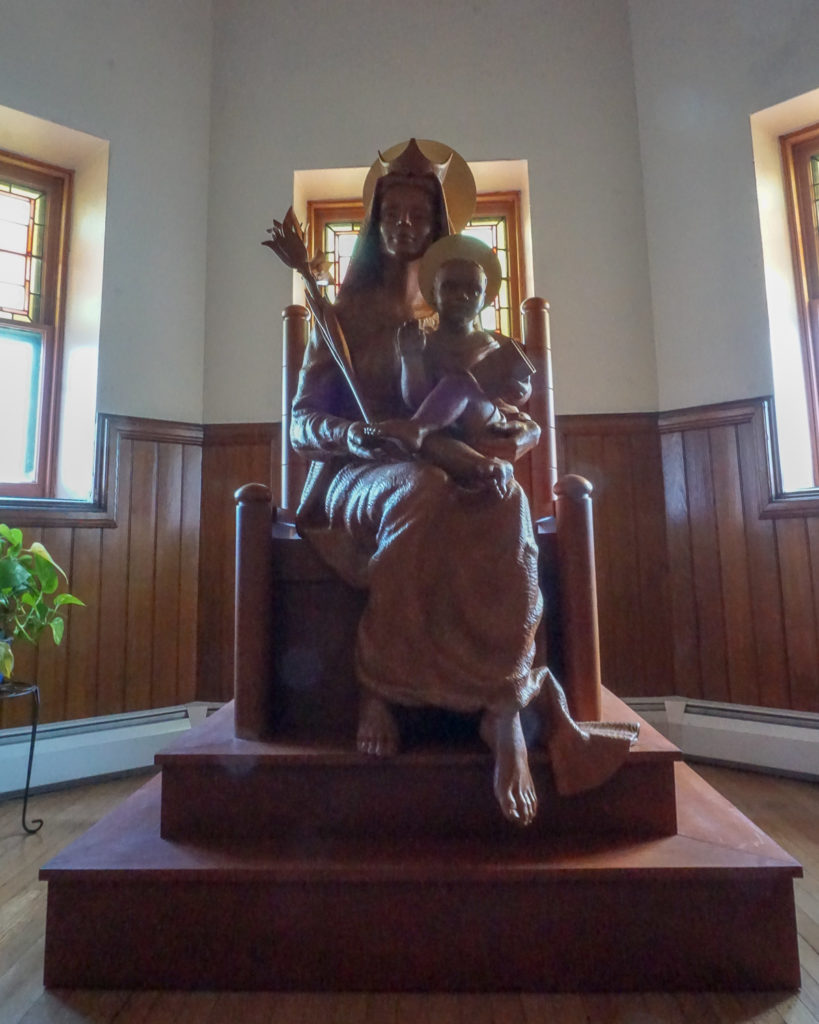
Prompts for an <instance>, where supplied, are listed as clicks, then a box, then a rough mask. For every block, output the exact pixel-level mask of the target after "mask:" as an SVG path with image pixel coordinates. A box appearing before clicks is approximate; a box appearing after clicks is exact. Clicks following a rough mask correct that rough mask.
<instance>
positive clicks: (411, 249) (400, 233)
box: [378, 184, 435, 261]
mask: <svg viewBox="0 0 819 1024" xmlns="http://www.w3.org/2000/svg"><path fill="white" fill-rule="evenodd" d="M378 230H379V233H380V236H381V248H382V249H383V251H384V252H385V253H386V254H387V255H388V256H393V257H395V259H399V260H405V261H408V260H417V259H420V257H421V256H423V255H424V253H425V252H426V250H427V248H428V247H429V245H430V243H431V242H432V241H433V234H434V231H435V209H434V206H433V201H432V196H430V194H429V193H428V192H427V191H426V190H425V189H423V188H418V187H416V186H415V185H406V184H404V185H392V186H390V188H388V189H387V190H386V192H385V193H384V197H383V199H382V200H381V223H380V224H379V229H378Z"/></svg>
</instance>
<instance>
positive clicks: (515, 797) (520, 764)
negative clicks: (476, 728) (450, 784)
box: [480, 711, 537, 825]
mask: <svg viewBox="0 0 819 1024" xmlns="http://www.w3.org/2000/svg"><path fill="white" fill-rule="evenodd" d="M480 731H481V738H482V739H483V741H484V743H486V745H487V746H488V747H489V749H490V750H491V751H492V753H493V754H494V755H495V797H496V798H497V801H498V803H499V804H500V809H501V811H502V813H503V816H504V817H505V818H508V820H509V821H513V822H515V824H517V825H529V824H530V823H531V822H532V821H534V818H535V814H536V813H537V794H536V793H535V785H534V783H533V782H532V775H531V773H530V771H529V757H528V755H527V753H526V740H525V739H524V738H523V730H522V729H521V727H520V715H519V714H518V713H517V712H514V714H505V715H503V714H496V713H494V712H491V711H485V712H484V715H483V718H482V719H481V730H480Z"/></svg>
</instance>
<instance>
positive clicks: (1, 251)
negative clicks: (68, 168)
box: [0, 180, 47, 323]
mask: <svg viewBox="0 0 819 1024" xmlns="http://www.w3.org/2000/svg"><path fill="white" fill-rule="evenodd" d="M46 202H47V197H46V194H45V193H44V192H39V191H35V190H34V189H30V188H24V187H23V186H21V185H15V184H14V183H13V182H10V181H3V180H0V315H2V316H3V317H4V318H8V319H11V320H16V321H20V322H23V323H33V322H36V321H37V320H39V319H40V298H41V287H42V269H43V237H44V230H45V216H46Z"/></svg>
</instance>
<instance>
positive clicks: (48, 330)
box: [0, 150, 74, 498]
mask: <svg viewBox="0 0 819 1024" xmlns="http://www.w3.org/2000/svg"><path fill="white" fill-rule="evenodd" d="M73 178H74V172H73V171H71V170H69V169H67V168H64V167H57V166H55V165H53V164H46V163H43V162H42V161H39V160H34V159H32V158H30V157H26V156H23V155H21V154H18V153H10V152H7V151H5V150H0V179H2V180H3V181H8V182H11V183H13V184H15V185H20V186H22V187H24V188H33V189H39V190H40V191H43V192H45V193H46V220H45V229H44V235H43V268H42V278H41V293H40V294H41V299H40V309H39V316H38V319H37V320H36V321H31V322H24V321H20V320H13V319H12V318H11V317H9V316H6V315H4V314H3V313H0V323H2V324H3V325H4V326H9V327H11V328H20V329H30V330H37V331H39V332H40V333H41V335H42V338H43V354H42V369H41V381H42V383H41V402H40V415H39V421H38V429H37V441H36V455H35V460H34V462H35V470H34V479H33V480H32V481H26V482H20V481H6V480H0V495H2V496H3V497H12V498H45V497H49V496H50V495H52V494H53V490H54V481H55V477H56V452H57V433H58V426H59V422H58V421H59V415H58V409H59V400H60V386H59V381H60V375H61V372H62V348H63V331H64V324H65V297H66V277H67V265H68V262H67V261H68V225H69V223H70V215H71V199H72V186H73Z"/></svg>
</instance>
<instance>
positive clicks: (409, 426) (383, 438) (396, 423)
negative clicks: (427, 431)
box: [347, 420, 421, 461]
mask: <svg viewBox="0 0 819 1024" xmlns="http://www.w3.org/2000/svg"><path fill="white" fill-rule="evenodd" d="M420 444H421V438H420V436H419V435H418V429H417V427H416V425H415V424H414V423H412V421H411V420H384V421H382V422H381V423H361V422H358V421H357V422H355V423H351V424H350V426H349V427H348V428H347V448H348V450H349V452H350V454H351V455H355V457H356V458H358V459H367V460H369V461H378V460H385V459H387V460H389V459H394V458H406V457H407V455H408V454H409V453H410V452H414V451H417V450H418V448H419V447H420Z"/></svg>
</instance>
